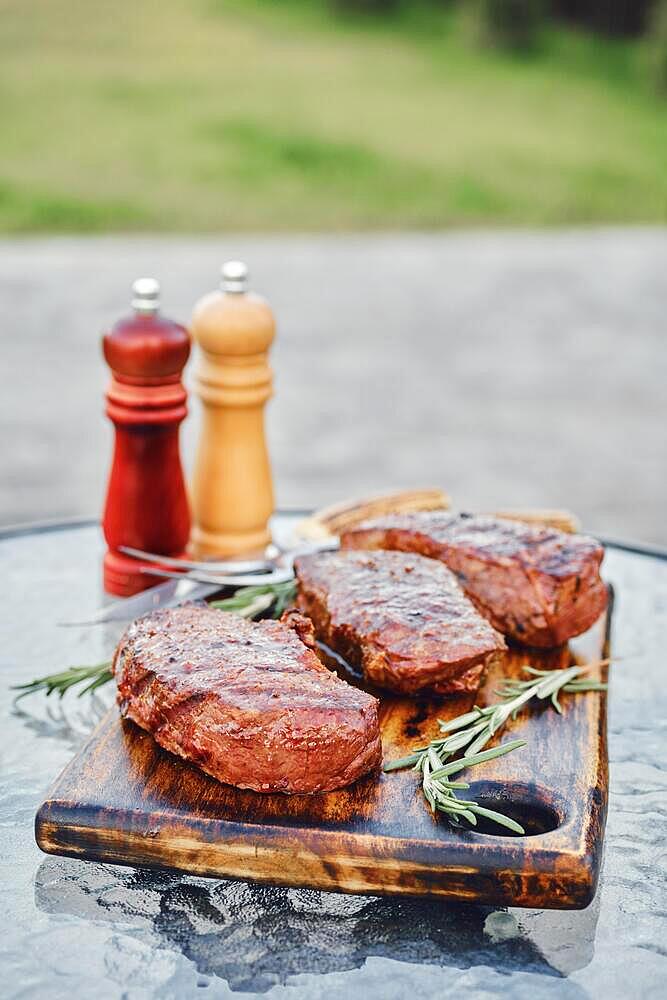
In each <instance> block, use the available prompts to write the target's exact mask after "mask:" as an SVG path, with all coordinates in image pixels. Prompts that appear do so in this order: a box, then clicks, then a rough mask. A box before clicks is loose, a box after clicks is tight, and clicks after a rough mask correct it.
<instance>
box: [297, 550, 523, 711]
mask: <svg viewBox="0 0 667 1000" xmlns="http://www.w3.org/2000/svg"><path fill="white" fill-rule="evenodd" d="M294 569H295V572H296V575H297V580H298V585H299V588H298V595H297V604H298V607H299V609H300V610H301V611H303V612H304V613H305V614H307V615H308V617H309V618H310V619H311V620H312V622H313V624H314V626H315V633H316V635H317V637H318V638H319V639H321V640H322V641H323V642H325V643H326V644H327V645H328V646H330V647H331V648H332V649H334V650H335V651H336V652H337V653H340V655H341V656H343V657H344V658H345V659H346V660H347V661H348V662H349V663H351V664H352V665H353V666H356V667H359V668H361V669H362V670H363V673H364V676H365V677H367V678H368V679H369V680H371V681H373V683H375V684H379V685H381V686H382V687H386V688H390V689H391V690H393V691H400V692H404V693H406V694H413V693H414V692H417V691H420V690H422V689H423V688H430V689H432V690H435V691H438V692H439V693H443V694H444V693H454V692H460V691H476V690H477V688H478V686H479V682H480V678H481V674H482V672H483V670H484V667H485V666H486V664H487V663H488V661H489V659H490V658H491V657H492V656H493V655H494V654H496V653H497V652H498V651H499V650H502V649H504V648H505V643H504V642H503V640H502V638H501V637H500V636H499V635H498V634H497V632H495V631H494V630H493V629H492V628H491V626H490V625H489V623H488V622H487V621H485V620H484V618H482V617H481V616H480V615H479V614H478V613H477V611H476V610H475V608H474V607H473V605H472V604H471V602H470V601H469V600H468V598H467V597H466V596H465V594H464V593H463V591H462V590H461V588H460V586H459V584H458V582H457V580H456V577H455V576H454V574H453V573H450V572H449V570H448V569H447V568H446V567H445V566H443V564H442V563H441V562H437V561H436V560H434V559H425V558H424V557H423V556H419V555H407V554H405V553H403V552H328V553H321V554H319V555H309V556H302V557H301V558H299V559H297V560H296V561H295V564H294Z"/></svg>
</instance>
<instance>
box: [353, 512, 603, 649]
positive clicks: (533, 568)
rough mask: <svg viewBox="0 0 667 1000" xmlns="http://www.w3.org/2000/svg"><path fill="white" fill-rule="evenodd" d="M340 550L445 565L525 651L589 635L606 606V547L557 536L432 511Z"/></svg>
mask: <svg viewBox="0 0 667 1000" xmlns="http://www.w3.org/2000/svg"><path fill="white" fill-rule="evenodd" d="M341 544H342V546H343V547H344V548H347V549H400V550H402V551H406V552H419V553H421V554H422V555H425V556H431V557H432V558H434V559H440V560H442V562H443V563H445V564H446V565H447V566H448V567H449V568H450V569H451V570H452V571H453V572H454V573H455V574H456V576H457V577H458V579H459V581H460V583H461V586H462V587H463V589H464V590H465V592H466V593H467V595H468V597H470V599H471V600H472V601H473V603H474V604H475V605H476V607H477V609H478V610H479V611H480V613H481V614H483V615H484V617H485V618H487V619H488V620H489V621H490V622H491V624H492V625H493V626H494V627H495V628H497V629H498V631H499V632H502V633H503V634H504V635H506V636H510V637H511V638H512V639H514V640H516V641H517V642H520V643H523V644H525V645H528V646H538V647H550V646H559V645H561V643H564V642H567V640H568V639H571V638H572V637H573V636H575V635H579V634H580V633H581V632H585V631H586V629H587V628H590V626H591V625H592V624H593V623H594V622H595V621H597V619H598V618H599V616H600V614H601V613H602V611H603V610H604V608H605V607H606V604H607V589H606V587H605V585H604V583H603V582H602V580H601V579H600V563H601V562H602V557H603V555H604V550H603V548H602V546H601V545H599V544H598V543H597V542H596V541H595V540H594V539H592V538H587V537H585V536H584V535H568V534H565V533H564V532H562V531H557V530H556V529H554V528H542V527H536V526H533V525H527V524H523V523H520V522H519V521H508V520H502V519H500V518H494V517H486V516H474V517H472V516H465V515H455V514H448V513H446V512H444V511H429V512H423V513H415V514H397V515H394V516H391V515H389V516H387V517H383V518H378V519H377V520H374V521H366V522H364V523H363V524H361V525H359V526H358V527H357V528H353V529H351V530H350V531H347V532H345V534H344V535H343V536H342V538H341Z"/></svg>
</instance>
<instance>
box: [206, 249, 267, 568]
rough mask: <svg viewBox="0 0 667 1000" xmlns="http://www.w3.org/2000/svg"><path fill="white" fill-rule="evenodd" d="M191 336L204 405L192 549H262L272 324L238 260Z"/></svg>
mask: <svg viewBox="0 0 667 1000" xmlns="http://www.w3.org/2000/svg"><path fill="white" fill-rule="evenodd" d="M191 332H192V335H193V337H194V339H195V341H196V342H197V343H198V344H199V347H200V348H201V356H200V358H199V364H198V367H197V370H196V375H195V391H196V392H197V394H198V395H199V397H200V399H201V401H202V404H203V420H202V428H201V436H200V439H199V447H198V450H197V457H196V461H195V471H194V479H193V484H192V513H193V522H194V523H193V528H192V547H193V549H194V551H195V554H197V555H199V556H202V555H235V554H237V553H241V552H253V551H257V550H261V549H263V548H264V547H265V546H266V545H267V544H268V542H269V541H270V538H271V536H270V534H269V528H268V521H269V518H270V516H271V514H272V512H273V487H272V483H271V469H270V466H269V456H268V452H267V449H266V441H265V437H264V406H265V404H266V401H267V400H268V399H269V397H270V395H271V392H272V372H271V369H270V368H269V364H268V358H267V352H268V349H269V347H270V345H271V342H272V340H273V337H274V333H275V321H274V318H273V313H272V312H271V309H270V308H269V306H268V305H267V303H266V302H265V301H264V300H263V299H262V298H260V297H259V296H258V295H255V294H253V293H252V292H249V291H248V269H247V268H246V266H245V264H243V263H241V261H229V262H228V263H226V264H224V265H223V267H222V285H221V289H220V290H219V291H215V292H211V293H210V294H208V295H205V296H204V298H202V299H201V300H200V301H199V302H198V303H197V305H196V306H195V309H194V313H193V316H192V324H191Z"/></svg>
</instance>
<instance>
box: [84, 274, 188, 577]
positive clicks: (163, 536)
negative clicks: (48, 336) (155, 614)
mask: <svg viewBox="0 0 667 1000" xmlns="http://www.w3.org/2000/svg"><path fill="white" fill-rule="evenodd" d="M159 305H160V286H159V284H158V282H157V281H155V279H154V278H140V279H139V280H138V281H135V283H134V285H133V286H132V308H133V310H134V312H133V314H132V315H130V316H127V317H125V318H124V319H121V320H119V321H118V323H116V324H115V326H113V327H112V328H111V330H109V331H108V333H106V334H105V335H104V340H103V348H104V357H105V358H106V361H107V364H108V365H109V367H110V368H111V383H110V385H109V388H108V390H107V397H106V398H107V411H106V412H107V415H108V416H109V417H110V419H111V420H112V422H113V424H114V427H115V446H114V455H113V464H112V467H111V473H110V476H109V485H108V489H107V498H106V504H105V508H104V522H103V525H104V537H105V539H106V541H107V545H108V551H107V553H106V555H105V557H104V589H105V590H107V591H108V592H109V593H111V594H119V595H122V596H129V595H130V594H136V593H137V592H138V591H140V590H145V589H146V588H147V587H152V586H154V585H155V578H154V577H150V576H147V575H146V574H143V573H141V571H140V570H141V566H142V565H146V564H145V563H141V562H139V561H137V560H136V559H132V558H131V557H130V556H126V555H124V554H123V553H122V552H119V551H118V548H119V546H121V545H127V546H131V547H133V548H137V549H144V550H148V551H149V552H157V553H159V554H160V555H170V556H178V555H182V554H183V551H184V549H185V547H186V546H187V543H188V537H189V533H190V511H189V506H188V498H187V494H186V489H185V482H184V479H183V470H182V468H181V460H180V455H179V447H178V429H179V425H180V423H181V421H182V420H183V417H184V416H185V414H186V412H187V409H186V392H185V389H184V388H183V384H182V382H181V373H182V371H183V368H184V366H185V363H186V361H187V360H188V356H189V354H190V337H189V335H188V332H187V330H186V329H185V327H183V326H180V325H179V324H178V323H174V322H173V321H172V320H169V319H166V318H165V317H163V316H161V315H160V313H159Z"/></svg>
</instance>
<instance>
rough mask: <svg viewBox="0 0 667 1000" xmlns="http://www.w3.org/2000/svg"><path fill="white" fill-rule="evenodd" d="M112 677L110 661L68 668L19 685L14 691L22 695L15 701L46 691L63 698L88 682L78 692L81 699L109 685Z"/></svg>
mask: <svg viewBox="0 0 667 1000" xmlns="http://www.w3.org/2000/svg"><path fill="white" fill-rule="evenodd" d="M112 676H113V675H112V673H111V661H110V660H108V661H106V662H105V663H96V664H94V666H92V667H68V668H67V670H62V671H61V672H60V673H59V674H47V675H46V677H38V678H36V680H34V681H28V683H27V684H17V685H16V686H15V687H14V688H13V690H14V691H20V692H21V693H20V694H17V695H16V698H15V699H14V701H15V702H16V701H20V700H21V698H25V696H26V695H28V694H36V693H37V692H38V691H45V692H46V694H47V695H49V694H53V693H54V691H55V692H56V693H57V694H58V696H59V697H60V698H62V696H63V695H64V694H65V692H66V691H69V689H70V688H71V687H74V686H75V685H76V684H83V682H84V681H88V682H89V683H88V684H86V686H85V687H83V688H81V690H80V691H78V692H77V694H78V696H79V698H80V697H81V695H83V694H85V693H86V692H87V691H94V690H95V688H98V687H102V685H103V684H107V683H108V682H109V681H110V680H111V678H112Z"/></svg>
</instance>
